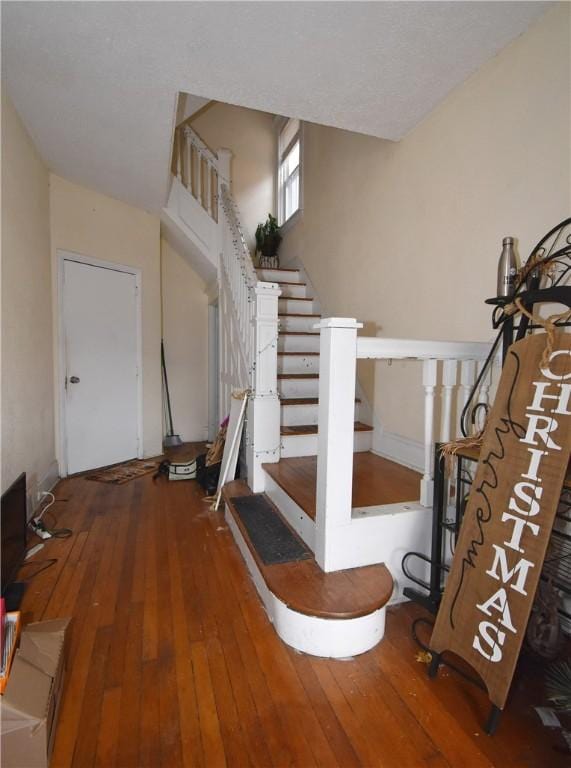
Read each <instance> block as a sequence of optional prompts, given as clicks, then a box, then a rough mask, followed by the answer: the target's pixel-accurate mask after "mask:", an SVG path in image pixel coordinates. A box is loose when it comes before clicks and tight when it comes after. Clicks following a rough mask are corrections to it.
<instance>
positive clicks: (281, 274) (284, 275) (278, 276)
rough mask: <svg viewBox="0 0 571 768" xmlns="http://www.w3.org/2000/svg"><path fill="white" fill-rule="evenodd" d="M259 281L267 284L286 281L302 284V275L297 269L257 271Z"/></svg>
mask: <svg viewBox="0 0 571 768" xmlns="http://www.w3.org/2000/svg"><path fill="white" fill-rule="evenodd" d="M256 272H257V274H258V280H262V281H263V282H265V283H279V282H280V280H285V281H286V282H288V283H299V282H301V275H300V273H299V271H298V270H297V269H292V270H291V271H290V270H289V269H257V270H256Z"/></svg>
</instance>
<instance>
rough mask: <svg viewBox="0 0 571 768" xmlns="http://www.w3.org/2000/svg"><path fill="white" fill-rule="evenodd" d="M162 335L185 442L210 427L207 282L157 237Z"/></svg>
mask: <svg viewBox="0 0 571 768" xmlns="http://www.w3.org/2000/svg"><path fill="white" fill-rule="evenodd" d="M161 273H162V296H163V338H164V341H165V358H166V364H167V372H168V378H169V389H170V396H171V404H172V409H173V422H174V431H175V433H177V434H179V435H180V436H181V437H182V439H183V440H184V441H195V440H206V437H207V431H208V297H207V295H206V292H205V288H206V286H205V284H204V282H203V281H202V280H201V278H200V277H199V276H198V275H197V274H196V272H194V270H193V269H192V268H191V267H190V266H189V265H188V263H187V262H186V261H185V260H184V259H183V258H182V256H180V255H179V254H178V253H177V251H175V250H174V249H173V248H172V247H171V246H170V244H169V243H167V241H166V240H164V239H162V240H161Z"/></svg>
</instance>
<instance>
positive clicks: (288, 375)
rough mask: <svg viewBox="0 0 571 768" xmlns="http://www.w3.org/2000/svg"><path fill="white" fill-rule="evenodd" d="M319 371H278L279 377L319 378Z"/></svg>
mask: <svg viewBox="0 0 571 768" xmlns="http://www.w3.org/2000/svg"><path fill="white" fill-rule="evenodd" d="M318 378H319V374H317V373H278V379H318Z"/></svg>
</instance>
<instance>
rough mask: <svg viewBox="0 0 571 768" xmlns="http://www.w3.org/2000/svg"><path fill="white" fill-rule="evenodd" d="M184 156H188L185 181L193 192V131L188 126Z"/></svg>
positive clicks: (185, 134)
mask: <svg viewBox="0 0 571 768" xmlns="http://www.w3.org/2000/svg"><path fill="white" fill-rule="evenodd" d="M184 157H185V158H186V172H185V173H184V172H183V176H184V181H183V183H184V185H185V187H186V188H187V189H188V191H189V192H190V193H191V194H192V133H191V130H190V128H188V127H187V128H185V129H184Z"/></svg>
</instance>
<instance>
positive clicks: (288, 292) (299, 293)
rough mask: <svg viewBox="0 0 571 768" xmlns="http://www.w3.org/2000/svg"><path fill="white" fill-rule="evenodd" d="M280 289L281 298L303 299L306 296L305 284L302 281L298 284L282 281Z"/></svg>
mask: <svg viewBox="0 0 571 768" xmlns="http://www.w3.org/2000/svg"><path fill="white" fill-rule="evenodd" d="M280 291H281V292H282V295H281V296H280V298H281V299H305V297H306V296H307V286H306V285H304V284H303V283H299V285H292V284H289V283H282V284H281V285H280Z"/></svg>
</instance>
